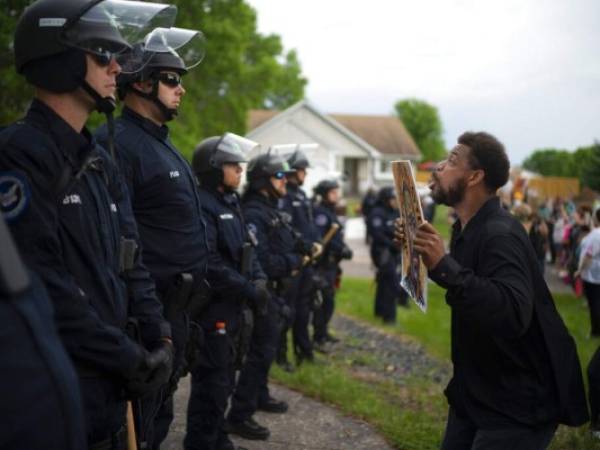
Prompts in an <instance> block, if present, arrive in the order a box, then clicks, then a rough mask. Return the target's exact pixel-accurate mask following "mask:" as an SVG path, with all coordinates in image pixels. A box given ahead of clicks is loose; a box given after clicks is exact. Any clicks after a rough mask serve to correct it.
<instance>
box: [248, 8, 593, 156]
mask: <svg viewBox="0 0 600 450" xmlns="http://www.w3.org/2000/svg"><path fill="white" fill-rule="evenodd" d="M248 1H249V3H250V4H251V5H252V6H253V7H254V8H255V9H256V10H257V13H258V25H259V30H260V32H262V33H276V34H278V35H280V36H281V37H282V40H283V43H284V45H285V47H286V49H292V48H295V49H296V50H297V51H298V54H299V57H300V61H301V63H302V68H303V72H304V74H305V76H306V77H307V78H308V80H309V84H308V88H307V90H306V97H307V98H308V99H309V101H311V102H312V103H313V104H314V105H315V106H316V107H317V108H319V109H320V110H321V111H322V112H325V113H355V114H391V113H392V112H393V105H394V103H395V101H396V100H398V99H402V98H406V97H417V98H420V99H423V100H426V101H428V102H430V103H432V104H433V105H435V106H437V107H438V109H439V111H440V114H441V118H442V122H443V125H444V131H445V135H444V138H445V140H446V145H447V146H449V147H451V146H453V145H454V143H455V142H456V138H457V137H458V135H459V134H460V133H461V132H462V131H465V130H485V131H489V132H491V133H493V134H495V135H496V136H497V137H498V138H500V140H501V141H503V142H504V144H505V145H506V147H507V150H508V152H509V156H510V157H511V161H512V162H513V163H520V162H521V161H522V160H523V159H524V158H525V157H526V156H527V155H528V154H530V153H531V152H532V151H533V150H534V149H536V148H543V147H559V148H566V149H569V150H573V149H575V148H576V147H578V146H583V145H589V144H591V143H592V142H593V141H594V139H599V140H600V0H545V1H544V0H419V1H416V0H369V1H358V0H248Z"/></svg>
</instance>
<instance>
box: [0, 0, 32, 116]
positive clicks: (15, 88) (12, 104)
mask: <svg viewBox="0 0 600 450" xmlns="http://www.w3.org/2000/svg"><path fill="white" fill-rule="evenodd" d="M29 3H31V2H30V0H9V1H7V2H4V3H3V5H2V6H1V7H0V8H1V11H2V12H1V13H0V104H1V105H2V108H0V125H4V124H7V123H10V122H13V121H15V120H16V119H19V118H20V117H22V116H23V115H24V114H25V111H26V109H27V106H28V104H29V101H30V100H31V96H32V93H33V90H32V89H31V88H30V87H29V85H27V83H25V80H24V78H23V77H22V76H20V75H18V74H17V73H16V72H15V63H14V54H13V46H12V42H13V34H14V32H15V26H16V24H17V20H18V18H19V16H20V15H21V13H22V12H23V10H24V9H25V7H26V6H27V5H28V4H29Z"/></svg>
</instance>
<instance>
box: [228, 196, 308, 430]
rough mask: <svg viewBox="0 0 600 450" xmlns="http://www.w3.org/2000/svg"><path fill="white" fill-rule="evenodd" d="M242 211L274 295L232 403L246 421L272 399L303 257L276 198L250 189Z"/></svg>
mask: <svg viewBox="0 0 600 450" xmlns="http://www.w3.org/2000/svg"><path fill="white" fill-rule="evenodd" d="M243 200H244V202H243V213H244V218H245V220H246V223H247V225H248V229H249V230H250V231H251V232H253V233H254V234H255V236H256V240H257V246H256V250H257V256H258V261H259V263H260V265H261V267H262V268H263V270H264V272H265V274H266V275H267V277H268V279H269V284H270V285H271V290H272V292H273V294H274V295H273V297H272V298H271V301H270V303H269V307H268V309H267V314H265V315H260V314H256V315H255V318H254V331H253V334H252V342H251V345H250V351H249V353H248V359H247V361H246V364H245V366H244V367H243V369H242V371H241V373H240V378H239V380H238V385H237V387H236V390H235V394H234V396H233V400H232V403H231V411H230V413H229V421H230V422H231V423H240V422H243V421H245V420H247V419H249V418H250V417H252V415H253V414H254V413H255V412H256V410H257V409H258V407H259V405H260V404H261V403H262V404H267V403H268V402H269V400H270V395H269V390H268V387H267V378H268V375H269V369H270V367H271V364H272V362H273V360H274V358H275V351H276V348H277V345H278V341H279V335H280V330H281V328H282V327H283V325H284V324H283V321H285V320H289V317H281V316H280V312H281V311H282V308H284V306H285V305H286V304H287V300H286V298H287V297H288V296H289V295H290V292H291V291H294V290H296V288H297V276H295V277H294V276H292V272H293V271H298V270H299V269H300V267H301V266H302V258H301V256H300V255H299V254H298V253H296V251H295V250H294V248H295V241H296V239H295V236H294V234H293V232H292V230H291V227H290V225H289V224H288V223H286V222H285V220H289V219H287V218H285V217H284V214H285V213H282V212H281V211H279V210H278V208H277V200H276V199H273V198H268V197H266V196H265V195H263V194H261V193H258V192H255V191H251V192H249V193H247V194H246V195H245V196H244V199H243Z"/></svg>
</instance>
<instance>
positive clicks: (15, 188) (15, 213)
mask: <svg viewBox="0 0 600 450" xmlns="http://www.w3.org/2000/svg"><path fill="white" fill-rule="evenodd" d="M30 198H31V189H30V188H29V184H28V182H27V179H26V178H25V177H24V176H23V175H21V174H19V173H17V172H0V211H2V214H3V216H4V219H5V220H6V221H7V222H9V223H10V222H14V221H16V220H17V219H18V218H19V217H20V216H21V215H22V214H23V213H24V212H25V211H26V210H27V207H28V205H29V199H30Z"/></svg>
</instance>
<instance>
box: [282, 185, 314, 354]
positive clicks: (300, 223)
mask: <svg viewBox="0 0 600 450" xmlns="http://www.w3.org/2000/svg"><path fill="white" fill-rule="evenodd" d="M281 203H282V205H281V208H282V209H283V210H284V211H285V212H287V213H288V214H290V215H291V216H292V225H293V227H294V228H295V229H296V230H297V231H298V232H299V233H300V234H301V236H302V238H303V240H304V245H305V247H308V248H310V247H311V245H312V244H313V242H317V241H318V240H319V237H320V236H319V232H318V230H317V228H316V227H315V223H314V217H313V209H312V203H311V202H310V200H309V198H308V197H307V196H306V193H305V192H304V191H303V190H302V189H301V188H300V186H298V185H297V184H294V183H291V182H289V181H288V184H287V194H286V195H285V196H284V197H283V199H282V202H281ZM314 272H315V271H314V270H313V267H312V266H306V267H305V268H304V269H302V271H301V273H300V277H299V280H298V289H296V291H295V295H294V293H292V295H294V297H295V299H294V309H295V311H294V313H295V314H294V324H293V337H294V352H295V354H296V356H297V357H298V358H299V359H303V358H309V359H311V358H312V353H313V349H312V342H311V340H310V336H309V331H308V325H309V322H310V311H311V304H312V297H313V294H314V289H315V286H314V283H313V276H314Z"/></svg>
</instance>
